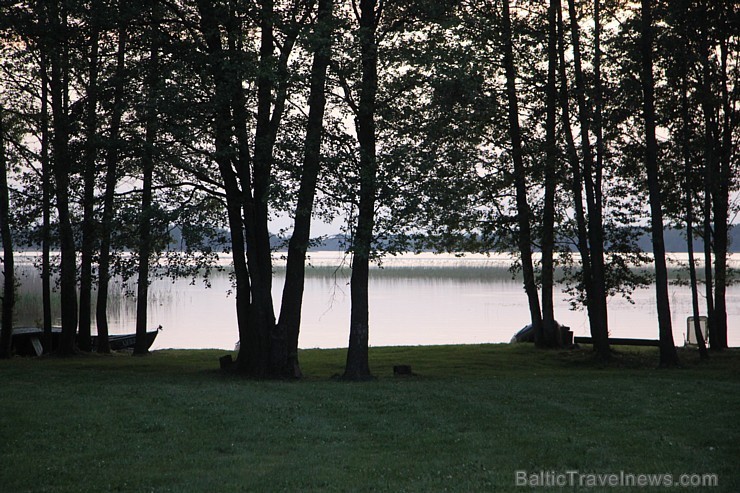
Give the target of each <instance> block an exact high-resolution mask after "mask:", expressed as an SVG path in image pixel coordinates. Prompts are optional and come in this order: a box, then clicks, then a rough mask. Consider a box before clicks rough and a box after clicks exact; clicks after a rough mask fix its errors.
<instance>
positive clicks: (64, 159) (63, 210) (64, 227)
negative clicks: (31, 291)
mask: <svg viewBox="0 0 740 493" xmlns="http://www.w3.org/2000/svg"><path fill="white" fill-rule="evenodd" d="M62 8H63V6H62ZM49 17H50V37H51V39H50V42H49V46H48V49H49V59H50V61H51V83H50V90H51V107H52V115H53V119H54V178H55V181H56V197H57V211H58V213H59V246H60V250H61V272H60V278H59V284H60V285H59V287H60V292H61V314H62V335H61V340H60V343H59V354H61V355H71V354H74V353H76V352H77V345H76V343H75V334H76V332H77V259H76V252H75V240H74V232H73V230H72V220H71V218H70V213H69V175H70V173H71V169H72V166H71V164H72V163H71V158H70V156H69V121H68V120H69V115H68V108H67V106H68V95H67V86H68V83H67V77H68V73H67V71H68V61H67V60H66V56H67V52H68V49H67V29H68V26H67V21H66V14H65V13H64V12H60V7H59V5H57V4H56V2H50V4H49Z"/></svg>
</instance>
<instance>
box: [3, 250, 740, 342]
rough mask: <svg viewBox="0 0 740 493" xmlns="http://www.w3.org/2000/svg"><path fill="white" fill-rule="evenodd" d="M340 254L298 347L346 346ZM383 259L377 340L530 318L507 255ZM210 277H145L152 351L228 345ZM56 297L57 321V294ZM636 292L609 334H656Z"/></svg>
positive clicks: (224, 281) (680, 330) (312, 284)
mask: <svg viewBox="0 0 740 493" xmlns="http://www.w3.org/2000/svg"><path fill="white" fill-rule="evenodd" d="M340 261H341V258H339V257H337V255H336V254H331V255H329V254H323V255H317V254H314V256H313V257H312V259H311V264H312V267H311V268H309V269H308V271H307V279H306V288H305V295H304V303H303V318H302V328H301V336H300V342H299V343H300V346H301V347H303V348H312V347H322V348H327V347H344V346H346V344H347V338H348V327H349V312H350V295H349V293H350V290H349V277H350V272H351V271H350V268H349V266H348V265H346V264H345V265H344V266H343V267H342V266H340V263H341V262H340ZM276 264H277V265H276V271H275V279H274V283H273V286H274V288H273V298H274V299H275V300H276V302H279V300H280V296H281V290H282V285H283V282H284V270H283V269H284V267H283V266H281V265H280V263H279V262H277V263H276ZM384 265H385V267H384V268H382V269H377V268H376V269H373V271H372V273H371V279H370V307H371V312H370V343H371V344H372V345H374V346H385V345H417V344H462V343H483V342H491V343H496V342H508V341H509V339H510V338H511V336H512V334H513V333H514V332H516V331H517V330H518V329H520V328H521V327H522V326H523V325H525V324H526V323H527V319H528V313H529V311H528V309H527V304H526V303H527V301H526V296H525V294H524V291H523V289H522V286H521V283H520V282H519V281H518V280H514V279H512V277H511V274H510V273H509V271H508V260H507V259H505V258H488V257H484V256H474V257H472V258H468V257H466V258H462V259H461V258H457V257H453V256H447V257H438V256H437V257H435V256H421V257H418V256H403V257H401V258H391V259H388V260H386V261H385V263H384ZM21 270H22V271H23V273H24V275H23V277H22V280H21V282H22V287H21V289H20V297H19V305H18V309H17V315H16V324H17V325H38V324H40V321H41V281H40V279H39V277H38V274H37V273H36V271H35V269H33V267H31V266H30V265H26V266H21ZM211 284H212V287H211V288H210V289H206V288H204V287H203V284H202V283H195V284H192V283H191V281H190V280H178V281H175V282H174V283H173V282H172V281H171V280H169V279H163V280H154V281H153V282H152V285H151V288H150V294H151V298H150V300H149V325H150V326H151V327H155V326H157V325H162V326H163V328H164V330H163V331H162V332H161V333H160V334H159V336H158V338H157V340H156V342H155V345H154V346H153V349H161V348H221V349H231V348H233V346H234V343H235V342H236V340H237V338H238V331H237V327H236V315H235V309H234V303H235V300H234V296H233V294H232V295H227V293H228V292H229V290H230V289H231V287H232V286H231V280H230V278H229V275H228V273H227V272H221V273H214V274H212V277H211ZM125 292H126V287H125V286H121V285H119V284H115V285H113V286H111V300H110V302H109V307H110V312H109V324H110V327H111V333H127V332H132V331H133V330H134V325H135V320H136V305H135V300H134V299H133V298H131V297H128V296H126V295H125ZM670 292H671V311H672V314H673V324H674V338H675V340H676V343H677V344H679V345H680V344H683V334H684V333H685V329H686V317H687V316H688V315H690V313H691V298H690V292H689V289H688V288H687V287H686V286H671V287H670ZM55 298H56V299H55V302H54V303H53V310H54V317H55V318H56V319H57V320H58V317H59V311H58V310H59V309H58V294H56V295H55ZM633 299H634V304H630V303H629V302H627V301H626V300H624V299H622V298H613V299H612V300H611V301H610V303H609V318H610V332H611V334H612V336H614V337H642V338H657V333H658V328H657V314H656V310H655V301H654V291H653V289H641V290H639V291H637V292H636V293H635V294H634V296H633ZM727 305H728V316H729V327H730V333H729V342H730V345H731V346H740V334H738V333H737V331H736V330H733V328H735V327H737V325H738V321H740V289H738V287H737V286H732V287H730V288H729V289H728V294H727ZM276 309H279V308H276ZM93 312H94V310H93ZM93 315H94V313H93ZM556 317H557V319H558V320H559V321H560V322H561V323H563V324H565V325H568V326H570V327H571V328H572V329H573V331H574V332H575V334H576V335H589V334H588V322H587V319H586V315H585V313H584V312H582V311H572V310H570V307H569V304H568V303H567V301H566V300H565V295H564V294H563V293H562V292H560V293H558V294H557V295H556Z"/></svg>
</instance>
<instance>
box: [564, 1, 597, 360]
mask: <svg viewBox="0 0 740 493" xmlns="http://www.w3.org/2000/svg"><path fill="white" fill-rule="evenodd" d="M556 7H557V17H558V58H559V62H560V69H559V76H560V92H559V97H560V107H561V110H562V122H563V134H564V136H565V142H566V149H567V158H568V162H569V164H570V168H571V173H572V177H571V187H572V192H573V209H574V212H575V217H576V229H577V237H578V238H577V247H578V252H579V253H580V255H581V270H582V274H581V275H582V278H583V287H584V290H585V292H586V312H587V313H588V319H589V325H590V327H591V335H592V339H593V334H594V332H595V330H596V328H597V327H602V326H603V323H602V320H601V318H600V316H599V314H597V311H596V308H595V306H594V303H593V301H594V294H593V284H594V283H593V276H592V272H591V251H590V249H589V245H588V230H587V227H586V214H585V211H584V210H583V180H582V175H581V164H580V162H579V160H578V152H577V151H576V144H575V140H574V138H573V131H572V129H571V122H570V120H571V116H570V102H569V99H568V93H569V90H568V76H567V73H566V70H565V39H564V35H565V28H564V26H563V16H562V9H561V8H560V2H556ZM594 340H596V339H594ZM599 349H601V350H603V351H605V352H600V351H599ZM596 350H597V352H598V354H599V356H600V357H601V358H602V359H605V358H606V359H608V358H609V357H610V352H609V346H608V339H607V345H606V347H601V346H597V347H596Z"/></svg>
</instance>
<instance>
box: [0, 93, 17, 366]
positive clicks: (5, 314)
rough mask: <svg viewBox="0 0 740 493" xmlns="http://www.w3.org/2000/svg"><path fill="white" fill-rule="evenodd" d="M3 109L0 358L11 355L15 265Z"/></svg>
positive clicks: (1, 111)
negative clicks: (0, 319)
mask: <svg viewBox="0 0 740 493" xmlns="http://www.w3.org/2000/svg"><path fill="white" fill-rule="evenodd" d="M4 118H5V115H4V109H3V108H2V107H0V237H1V238H2V242H3V277H4V279H3V298H2V303H3V309H2V328H0V359H6V358H10V357H11V355H12V347H11V344H12V339H13V308H14V307H15V266H14V262H13V240H12V237H11V235H10V190H9V189H8V174H7V173H8V171H7V170H8V164H9V163H8V162H7V159H6V156H5V124H4V121H3V120H4Z"/></svg>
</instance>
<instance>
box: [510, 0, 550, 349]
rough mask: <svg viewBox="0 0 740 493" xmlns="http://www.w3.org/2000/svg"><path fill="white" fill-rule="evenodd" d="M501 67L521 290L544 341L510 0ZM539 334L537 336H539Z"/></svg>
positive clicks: (535, 329) (533, 322)
mask: <svg viewBox="0 0 740 493" xmlns="http://www.w3.org/2000/svg"><path fill="white" fill-rule="evenodd" d="M503 6H504V8H503V26H502V28H503V38H504V69H505V71H506V95H507V100H508V114H509V137H510V139H511V154H512V159H513V161H514V182H515V187H516V206H517V224H518V226H519V237H518V242H519V252H520V255H521V261H522V274H523V276H524V290H525V292H526V293H527V300H528V302H529V314H530V317H531V320H532V326H533V327H534V332H535V340H540V341H542V340H544V337H543V335H542V327H543V326H542V312H541V311H540V300H539V296H538V293H537V284H536V282H535V276H534V265H533V263H532V242H531V238H532V235H531V232H530V215H531V212H530V208H529V203H528V202H527V176H526V173H527V171H526V169H525V166H524V159H523V155H522V141H521V130H520V128H519V106H518V101H517V93H516V71H515V68H514V49H513V43H512V31H511V16H510V12H509V0H504V3H503ZM538 334H539V335H538Z"/></svg>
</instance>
